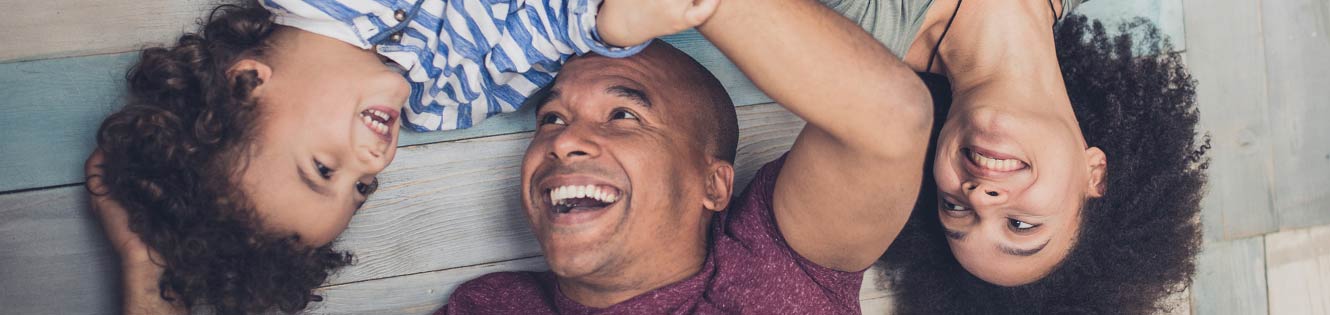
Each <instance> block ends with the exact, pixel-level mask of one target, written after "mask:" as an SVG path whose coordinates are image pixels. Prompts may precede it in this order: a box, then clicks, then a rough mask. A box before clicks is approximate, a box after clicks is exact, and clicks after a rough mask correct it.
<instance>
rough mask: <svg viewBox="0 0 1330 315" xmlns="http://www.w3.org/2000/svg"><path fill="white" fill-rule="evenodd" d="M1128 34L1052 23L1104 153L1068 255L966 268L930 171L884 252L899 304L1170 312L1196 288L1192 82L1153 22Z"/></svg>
mask: <svg viewBox="0 0 1330 315" xmlns="http://www.w3.org/2000/svg"><path fill="white" fill-rule="evenodd" d="M1121 31H1122V32H1121V34H1119V35H1116V36H1109V35H1107V34H1106V33H1105V31H1104V27H1103V25H1102V24H1100V23H1099V22H1094V23H1093V24H1091V22H1090V21H1089V20H1088V19H1087V18H1085V17H1084V16H1071V17H1069V18H1067V19H1065V20H1064V21H1062V22H1061V24H1060V25H1059V26H1058V28H1057V29H1056V38H1057V52H1058V59H1059V61H1060V62H1061V65H1062V75H1063V78H1064V79H1065V81H1066V85H1067V94H1068V95H1069V96H1070V97H1071V103H1072V107H1073V109H1074V110H1075V112H1076V119H1077V120H1078V121H1079V122H1080V126H1081V130H1083V132H1084V133H1085V134H1084V136H1085V140H1086V142H1088V144H1089V145H1090V146H1094V147H1099V148H1100V149H1102V150H1103V151H1104V152H1105V154H1106V155H1107V156H1108V169H1107V186H1106V192H1105V194H1104V196H1103V197H1102V198H1096V199H1091V200H1088V201H1087V202H1086V204H1085V206H1084V208H1083V209H1082V211H1081V222H1082V223H1081V231H1080V233H1079V234H1078V237H1077V243H1076V245H1074V248H1073V249H1072V250H1071V252H1070V253H1069V254H1068V255H1067V257H1066V258H1064V259H1063V261H1062V262H1061V263H1060V264H1059V265H1058V267H1056V268H1055V269H1054V270H1053V271H1052V272H1050V273H1049V274H1048V275H1047V276H1045V277H1044V278H1043V279H1040V280H1038V281H1036V282H1034V283H1030V284H1026V285H1021V286H1016V287H1002V286H997V285H993V284H989V283H987V282H984V281H983V280H980V279H979V278H976V277H974V276H973V275H970V274H969V273H968V272H966V271H965V269H963V268H962V267H961V266H960V264H959V263H957V262H956V259H955V257H954V256H952V253H951V250H950V249H949V248H948V245H947V241H946V239H945V236H943V233H942V228H941V224H940V223H939V221H938V214H937V205H936V200H937V199H936V196H935V192H934V191H932V190H933V189H934V187H935V185H934V184H933V183H932V182H931V181H932V179H931V176H925V177H926V178H925V180H926V181H927V183H926V184H925V185H923V187H925V189H924V191H923V192H921V196H920V198H919V200H920V201H919V202H918V205H917V206H916V207H915V210H914V213H913V214H912V215H911V217H910V219H909V221H908V223H907V224H906V227H905V229H904V230H902V231H901V234H900V236H899V237H898V238H897V239H896V241H895V242H894V243H893V244H892V246H891V248H890V249H888V251H887V252H886V254H885V255H884V256H883V258H882V260H881V263H882V265H883V267H885V268H884V271H883V272H884V277H883V278H882V279H883V280H882V281H883V282H885V284H886V285H888V286H889V287H890V288H891V290H892V291H893V292H895V293H896V295H895V297H894V299H895V303H896V310H897V311H898V312H900V313H904V314H1015V313H1019V314H1049V313H1054V314H1063V313H1090V314H1146V313H1155V312H1159V311H1163V310H1166V309H1167V307H1168V305H1166V301H1167V299H1166V298H1167V297H1168V296H1169V295H1170V294H1173V293H1176V292H1180V291H1182V290H1184V289H1186V287H1187V286H1189V285H1190V281H1191V280H1190V279H1191V277H1192V275H1193V274H1194V273H1195V263H1194V257H1195V256H1196V254H1197V252H1198V251H1199V248H1200V236H1201V235H1200V234H1201V231H1200V223H1199V222H1198V220H1197V216H1198V213H1199V211H1200V201H1201V195H1202V193H1203V186H1204V183H1205V173H1204V171H1205V167H1206V159H1205V150H1206V149H1207V148H1208V139H1205V138H1202V139H1197V133H1196V130H1195V127H1196V122H1197V111H1196V98H1195V90H1194V87H1195V82H1194V81H1193V80H1192V79H1191V76H1190V75H1188V74H1187V71H1186V69H1185V68H1184V67H1183V64H1182V56H1181V55H1179V53H1177V52H1173V51H1172V49H1171V48H1172V47H1170V44H1169V43H1168V41H1167V40H1166V39H1163V38H1161V36H1160V35H1159V33H1158V30H1156V29H1155V28H1154V26H1153V25H1152V24H1150V23H1148V22H1146V21H1144V20H1139V19H1138V20H1135V21H1133V22H1131V23H1127V24H1125V25H1124V27H1122V28H1121ZM1133 34H1136V35H1138V36H1133ZM1141 56H1144V57H1141ZM943 105H945V104H943ZM941 112H943V113H945V112H946V111H945V110H944V111H941ZM929 169H931V168H929ZM925 173H929V172H925Z"/></svg>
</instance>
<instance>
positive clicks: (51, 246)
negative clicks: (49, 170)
mask: <svg viewBox="0 0 1330 315" xmlns="http://www.w3.org/2000/svg"><path fill="white" fill-rule="evenodd" d="M85 194H86V193H85V192H84V190H83V187H64V188H55V189H45V190H40V191H30V192H24V193H19V194H8V195H0V305H4V307H3V308H4V311H3V312H4V313H7V314H117V313H118V311H119V309H120V302H119V300H117V294H118V293H117V292H119V291H120V284H119V281H120V278H119V275H120V269H119V265H117V263H118V260H117V259H116V258H115V253H114V252H112V251H111V247H110V245H111V244H110V243H107V242H106V240H105V238H104V237H103V236H102V230H101V227H100V226H99V225H97V222H96V221H93V219H92V214H91V213H89V212H88V211H87V210H86V209H87V203H88V198H87V196H86V195H85Z"/></svg>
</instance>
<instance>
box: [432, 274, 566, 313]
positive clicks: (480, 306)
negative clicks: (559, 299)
mask: <svg viewBox="0 0 1330 315" xmlns="http://www.w3.org/2000/svg"><path fill="white" fill-rule="evenodd" d="M549 279H551V278H549V277H547V275H546V274H545V273H544V272H535V271H508V272H495V273H490V274H486V275H484V276H480V277H479V278H475V279H471V280H469V281H467V282H465V283H462V285H460V286H457V289H456V290H453V293H452V295H451V296H450V297H449V298H448V305H447V306H445V307H444V309H443V310H441V311H440V312H439V313H438V314H477V313H487V314H496V313H504V314H518V313H528V314H533V312H534V313H539V310H549V309H551V308H550V307H551V305H553V304H552V303H551V300H550V298H549V297H551V296H550V295H549V294H548V292H549V291H550V290H548V289H547V288H549V287H550V286H552V283H550V280H549Z"/></svg>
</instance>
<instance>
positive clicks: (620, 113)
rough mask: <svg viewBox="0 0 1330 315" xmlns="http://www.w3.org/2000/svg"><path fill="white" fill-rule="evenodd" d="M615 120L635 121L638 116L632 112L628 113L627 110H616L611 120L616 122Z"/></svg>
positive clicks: (611, 114) (611, 115)
mask: <svg viewBox="0 0 1330 315" xmlns="http://www.w3.org/2000/svg"><path fill="white" fill-rule="evenodd" d="M615 119H633V120H637V115H633V113H631V112H629V111H627V110H622V109H616V110H614V112H613V113H610V120H615Z"/></svg>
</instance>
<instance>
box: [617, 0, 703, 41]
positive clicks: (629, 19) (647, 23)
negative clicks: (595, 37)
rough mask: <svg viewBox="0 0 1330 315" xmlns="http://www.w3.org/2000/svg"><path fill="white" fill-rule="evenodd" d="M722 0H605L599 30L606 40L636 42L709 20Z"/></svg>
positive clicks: (680, 30)
mask: <svg viewBox="0 0 1330 315" xmlns="http://www.w3.org/2000/svg"><path fill="white" fill-rule="evenodd" d="M720 1H721V0H605V2H603V3H601V5H600V12H599V13H597V14H598V15H597V16H596V31H597V32H598V33H599V34H600V38H601V40H604V41H605V43H606V44H610V45H612V46H618V47H628V46H634V45H638V44H641V43H645V42H647V41H649V40H651V39H653V38H656V37H659V36H665V35H670V34H674V33H678V32H682V31H684V30H687V29H689V28H693V27H696V26H698V25H702V23H706V21H707V19H709V18H711V14H712V13H716V7H717V5H718V4H720Z"/></svg>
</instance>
